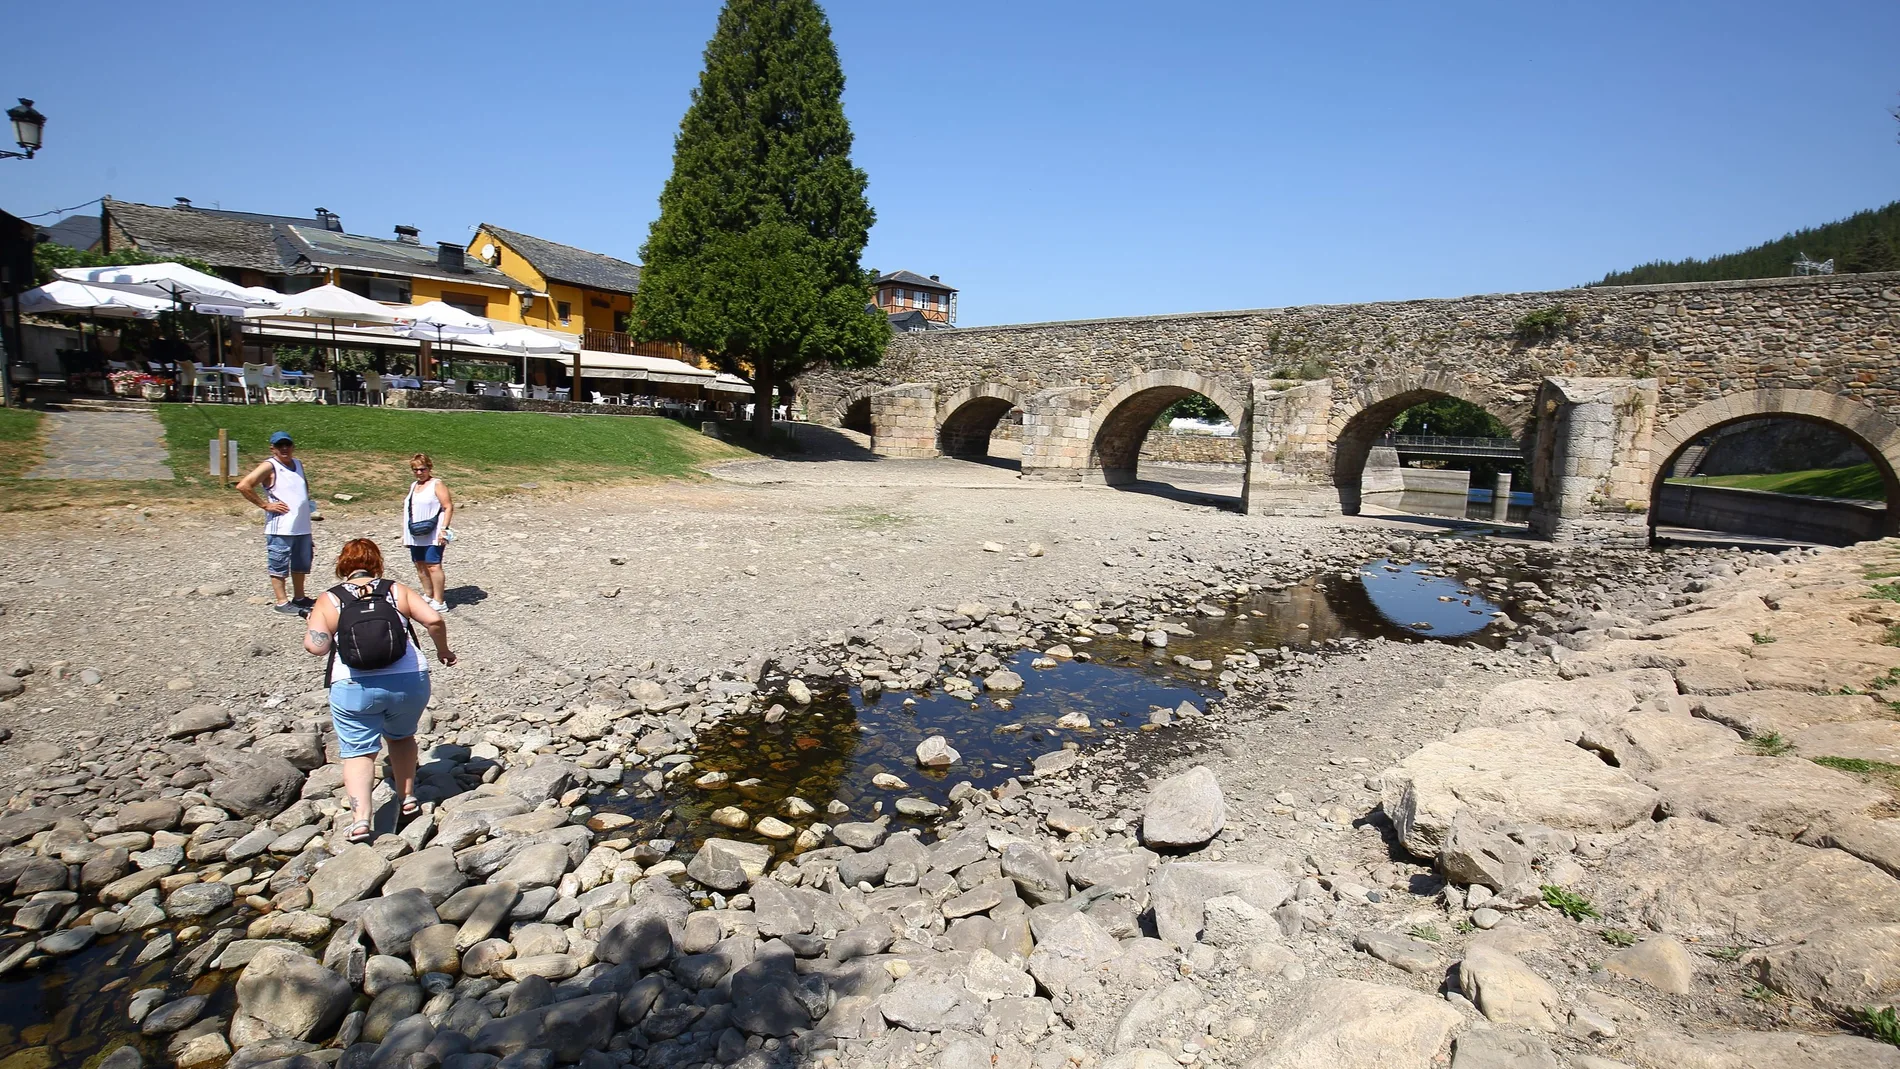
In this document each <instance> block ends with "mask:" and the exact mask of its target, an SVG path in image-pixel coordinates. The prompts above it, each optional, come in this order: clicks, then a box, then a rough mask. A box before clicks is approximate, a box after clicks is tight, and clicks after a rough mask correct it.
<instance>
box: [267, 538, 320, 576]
mask: <svg viewBox="0 0 1900 1069" xmlns="http://www.w3.org/2000/svg"><path fill="white" fill-rule="evenodd" d="M314 552H315V544H314V543H313V542H312V541H311V538H310V536H309V535H307V534H302V535H280V534H267V535H265V536H264V563H265V565H266V567H267V571H268V573H269V574H270V575H273V576H276V577H277V578H279V579H285V578H288V577H289V576H290V575H291V574H292V573H305V574H307V573H308V572H309V571H310V558H311V556H312V554H313V553H314Z"/></svg>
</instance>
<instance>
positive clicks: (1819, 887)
mask: <svg viewBox="0 0 1900 1069" xmlns="http://www.w3.org/2000/svg"><path fill="white" fill-rule="evenodd" d="M1893 888H1894V883H1893V878H1892V877H1890V876H1888V875H1887V874H1886V873H1885V872H1883V871H1881V870H1880V869H1878V868H1876V867H1874V866H1873V865H1870V864H1868V863H1867V862H1865V861H1862V860H1860V859H1858V858H1856V857H1853V856H1850V855H1849V854H1846V853H1844V852H1842V851H1840V850H1825V849H1815V848H1813V847H1807V846H1801V845H1799V844H1796V843H1790V842H1787V841H1785V840H1782V839H1772V838H1766V837H1763V836H1758V835H1750V834H1748V833H1747V832H1743V831H1737V830H1735V829H1731V828H1725V827H1722V826H1721V825H1718V824H1710V823H1708V822H1707V821H1701V820H1685V819H1681V818H1675V819H1670V820H1665V821H1662V822H1661V823H1658V824H1652V825H1650V826H1647V827H1644V828H1639V829H1637V830H1636V831H1635V832H1634V833H1633V834H1631V835H1630V836H1629V837H1628V838H1626V839H1625V840H1624V841H1623V842H1621V843H1618V844H1617V845H1616V846H1615V847H1613V848H1612V849H1611V850H1610V852H1609V856H1608V857H1606V858H1605V859H1604V861H1603V863H1602V864H1601V866H1600V867H1599V868H1598V870H1597V872H1596V874H1595V877H1594V879H1593V880H1592V881H1591V882H1590V883H1589V884H1586V885H1585V888H1584V889H1585V891H1586V894H1587V896H1588V897H1590V898H1591V899H1592V900H1594V901H1595V902H1597V903H1598V904H1599V905H1600V906H1608V907H1609V908H1610V910H1611V911H1613V912H1612V913H1611V915H1612V916H1616V917H1619V918H1621V919H1622V920H1624V921H1625V923H1626V925H1627V926H1630V927H1635V926H1641V927H1645V928H1648V929H1650V930H1652V931H1657V932H1664V933H1667V934H1669V935H1673V936H1676V937H1677V938H1684V937H1692V938H1695V939H1702V940H1711V941H1717V942H1719V943H1720V944H1721V945H1724V946H1733V945H1735V944H1736V943H1745V944H1756V945H1767V944H1774V943H1791V942H1794V941H1796V940H1798V939H1801V938H1802V937H1804V936H1806V935H1807V934H1808V933H1809V932H1812V931H1815V930H1816V929H1819V928H1830V927H1843V926H1855V925H1870V926H1871V925H1884V924H1896V923H1900V896H1896V895H1895V894H1894V893H1893Z"/></svg>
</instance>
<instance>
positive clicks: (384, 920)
mask: <svg viewBox="0 0 1900 1069" xmlns="http://www.w3.org/2000/svg"><path fill="white" fill-rule="evenodd" d="M362 921H363V932H364V934H365V935H368V936H369V938H370V941H371V942H372V943H374V944H376V952H377V953H378V954H388V955H390V956H392V957H398V958H399V957H402V956H404V955H406V954H408V953H409V944H410V941H411V940H412V939H414V938H415V934H416V933H417V932H419V931H422V930H423V929H424V928H427V927H429V926H430V925H433V924H438V923H440V922H441V919H440V918H439V917H437V916H436V912H435V907H434V906H432V905H431V904H430V903H429V896H428V895H426V894H423V893H422V891H421V889H420V888H415V887H411V888H409V889H408V890H406V891H398V892H396V893H395V894H388V895H384V896H382V897H381V898H377V899H374V900H372V901H371V902H370V904H369V908H368V909H365V910H364V911H363V914H362Z"/></svg>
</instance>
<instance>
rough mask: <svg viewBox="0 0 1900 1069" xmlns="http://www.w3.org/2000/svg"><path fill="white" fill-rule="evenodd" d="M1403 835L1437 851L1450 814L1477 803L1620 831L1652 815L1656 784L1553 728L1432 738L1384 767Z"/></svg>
mask: <svg viewBox="0 0 1900 1069" xmlns="http://www.w3.org/2000/svg"><path fill="white" fill-rule="evenodd" d="M1384 780H1385V784H1384V787H1385V795H1384V804H1385V811H1386V815H1387V816H1389V817H1391V819H1392V823H1393V826H1394V827H1395V828H1396V829H1397V831H1398V834H1399V839H1400V841H1401V842H1402V843H1403V844H1404V845H1405V848H1406V849H1407V850H1409V851H1411V852H1412V853H1413V854H1414V855H1416V856H1418V857H1426V858H1435V857H1436V856H1437V854H1438V846H1439V844H1440V843H1441V842H1443V841H1444V838H1445V835H1446V833H1447V832H1448V831H1449V830H1450V828H1451V822H1452V820H1453V818H1455V817H1456V816H1457V815H1458V814H1460V813H1463V812H1466V811H1471V812H1472V813H1473V815H1474V816H1477V817H1479V818H1480V819H1484V818H1490V819H1498V820H1510V821H1516V822H1520V823H1523V822H1528V823H1534V824H1543V825H1547V826H1549V827H1553V828H1560V829H1563V830H1566V831H1616V830H1620V829H1622V828H1627V827H1629V826H1630V825H1632V824H1635V823H1637V822H1638V821H1640V820H1643V819H1644V818H1646V817H1648V816H1649V815H1650V813H1651V812H1652V811H1653V810H1654V809H1655V808H1656V792H1655V791H1653V790H1651V789H1650V788H1648V787H1645V786H1643V785H1642V784H1640V783H1638V782H1636V781H1635V780H1634V779H1632V778H1630V776H1629V775H1628V774H1627V773H1624V772H1621V771H1618V770H1617V769H1614V768H1611V767H1610V766H1609V765H1606V764H1604V763H1603V761H1602V760H1601V759H1600V758H1598V757H1597V756H1596V755H1594V754H1592V753H1590V752H1589V751H1586V750H1584V749H1581V748H1580V747H1577V746H1573V745H1571V744H1570V743H1567V742H1563V741H1561V740H1559V739H1554V738H1551V737H1549V736H1546V735H1539V734H1534V733H1531V732H1525V731H1507V730H1502V729H1498V728H1478V729H1475V730H1472V731H1460V732H1458V733H1456V734H1453V735H1450V736H1448V737H1446V738H1444V739H1441V740H1439V741H1438V742H1433V743H1428V744H1427V745H1425V746H1424V747H1422V748H1420V749H1419V750H1418V751H1417V752H1415V753H1413V754H1412V755H1411V756H1410V757H1407V758H1406V759H1405V760H1404V761H1401V762H1400V763H1399V765H1398V766H1397V767H1395V768H1390V769H1387V770H1386V772H1385V775H1384Z"/></svg>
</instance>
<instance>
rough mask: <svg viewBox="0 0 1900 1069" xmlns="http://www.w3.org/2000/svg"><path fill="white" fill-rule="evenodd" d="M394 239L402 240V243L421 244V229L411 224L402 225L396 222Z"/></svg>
mask: <svg viewBox="0 0 1900 1069" xmlns="http://www.w3.org/2000/svg"><path fill="white" fill-rule="evenodd" d="M396 240H397V241H400V242H402V243H403V244H404V245H420V244H422V231H420V230H417V229H416V228H415V227H413V226H404V225H403V224H401V223H397V224H396Z"/></svg>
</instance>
